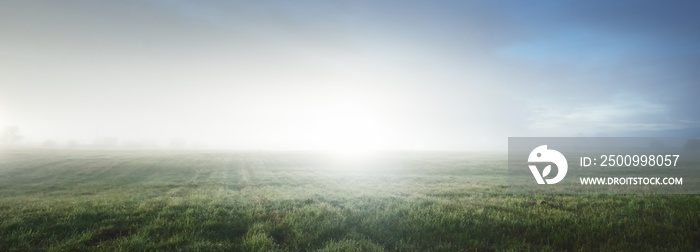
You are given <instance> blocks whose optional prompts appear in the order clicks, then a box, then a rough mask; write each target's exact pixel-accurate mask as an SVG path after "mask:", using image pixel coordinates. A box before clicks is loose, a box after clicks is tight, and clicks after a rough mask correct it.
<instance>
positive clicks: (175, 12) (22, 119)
mask: <svg viewBox="0 0 700 252" xmlns="http://www.w3.org/2000/svg"><path fill="white" fill-rule="evenodd" d="M699 12H700V4H698V3H695V2H692V1H676V2H662V1H614V2H610V1H529V2H523V1H236V2H230V1H118V2H109V1H71V2H62V3H57V2H55V1H31V2H30V1H4V2H2V3H0V30H2V31H3V32H2V33H1V34H0V124H2V125H18V126H20V128H21V130H22V132H23V134H24V135H25V137H26V139H25V141H26V142H37V143H38V142H42V141H45V140H47V139H51V140H54V141H57V142H59V143H65V142H68V141H71V140H73V141H78V142H84V143H89V142H90V141H93V140H94V139H95V138H96V137H117V138H119V139H120V140H121V141H123V142H126V141H141V140H144V139H150V140H155V141H160V142H161V143H165V142H167V141H168V140H167V139H171V138H182V139H186V140H187V141H188V142H189V143H191V144H195V143H201V144H202V145H207V146H214V147H217V148H218V147H221V148H236V149H329V148H331V149H343V148H350V149H402V150H406V149H409V150H410V149H419V150H475V149H476V150H478V149H499V148H503V147H504V146H505V144H506V139H507V137H509V136H691V137H697V136H700V112H698V110H697V108H698V107H700V106H699V105H700V104H699V103H700V101H699V100H698V99H697V95H698V94H700V84H699V81H700V75H699V73H700V71H698V69H700V30H698V29H697V24H698V23H700V15H697V13H699Z"/></svg>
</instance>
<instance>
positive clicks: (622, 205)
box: [0, 150, 700, 251]
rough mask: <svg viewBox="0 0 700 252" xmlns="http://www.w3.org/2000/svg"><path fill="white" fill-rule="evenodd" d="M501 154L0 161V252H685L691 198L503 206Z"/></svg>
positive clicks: (52, 156) (36, 155)
mask: <svg viewBox="0 0 700 252" xmlns="http://www.w3.org/2000/svg"><path fill="white" fill-rule="evenodd" d="M506 166H507V160H506V157H505V155H504V154H476V153H472V154H469V153H423V154H418V153H403V154H401V153H393V154H385V155H384V156H380V157H375V159H373V160H369V161H365V162H358V163H343V162H340V161H337V160H333V159H331V158H327V157H324V156H321V155H316V154H309V153H272V152H213V151H210V152H194V151H192V152H186V151H180V152H172V151H171V152H168V151H76V150H3V151H2V152H0V251H8V250H10V251H11V250H19V251H24V250H46V251H66V250H88V249H89V250H97V251H100V250H110V251H112V250H126V251H144V250H145V251H152V250H165V251H173V250H187V251H196V250H201V251H465V250H466V251H477V250H478V251H490V250H499V251H500V250H510V251H528V250H529V251H547V250H550V251H561V250H575V251H600V250H615V251H617V250H653V251H663V250H672V251H677V250H696V249H697V248H698V247H700V196H699V195H510V194H507V193H506V188H507V186H506V178H505V174H506V173H507V171H506Z"/></svg>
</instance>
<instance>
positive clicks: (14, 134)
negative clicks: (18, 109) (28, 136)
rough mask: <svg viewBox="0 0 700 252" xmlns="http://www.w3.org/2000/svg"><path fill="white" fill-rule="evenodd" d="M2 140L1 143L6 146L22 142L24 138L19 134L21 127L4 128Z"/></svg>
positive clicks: (0, 136)
mask: <svg viewBox="0 0 700 252" xmlns="http://www.w3.org/2000/svg"><path fill="white" fill-rule="evenodd" d="M0 138H1V139H0V141H1V142H2V144H4V145H13V144H15V143H17V142H19V141H21V140H22V136H21V135H20V134H19V127H17V126H9V127H5V128H3V129H2V135H0Z"/></svg>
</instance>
